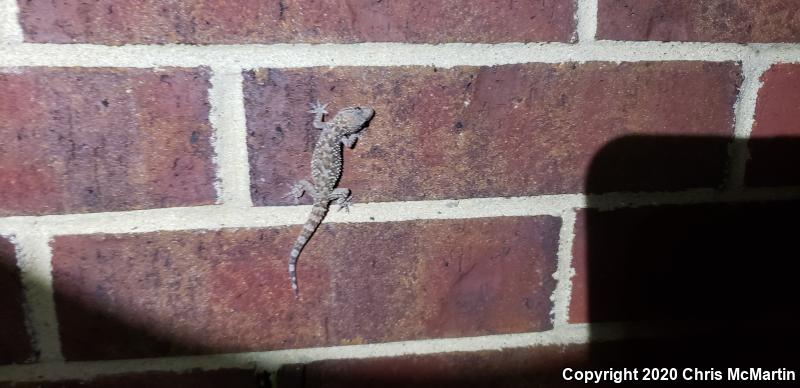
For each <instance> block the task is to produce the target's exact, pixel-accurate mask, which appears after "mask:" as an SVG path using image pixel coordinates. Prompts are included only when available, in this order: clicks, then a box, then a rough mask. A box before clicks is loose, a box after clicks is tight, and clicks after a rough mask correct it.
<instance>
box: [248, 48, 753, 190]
mask: <svg viewBox="0 0 800 388" xmlns="http://www.w3.org/2000/svg"><path fill="white" fill-rule="evenodd" d="M739 83H740V75H739V66H738V65H736V64H734V63H703V62H637V63H622V64H613V63H603V62H590V63H585V64H574V63H565V64H542V63H534V64H520V65H507V66H496V67H456V68H452V69H437V68H433V67H391V68H385V67H383V68H374V67H366V68H353V67H342V68H335V69H329V68H310V69H269V70H258V71H253V72H246V73H245V96H246V109H247V125H248V131H249V137H248V147H249V151H250V166H251V178H252V179H251V182H252V186H251V193H252V197H253V201H254V203H256V204H257V205H279V204H291V203H293V202H292V201H291V199H289V198H282V197H283V196H284V194H285V193H286V192H287V191H288V188H287V185H288V184H291V183H294V182H295V181H297V180H299V179H307V178H308V176H309V170H310V169H309V167H308V163H309V160H310V159H311V150H312V148H313V145H314V141H315V138H316V136H317V133H318V131H317V130H316V129H313V128H312V126H311V115H309V114H308V113H306V110H307V109H308V104H309V103H310V102H313V101H315V100H317V99H319V100H321V101H323V102H329V103H331V105H330V107H329V111H331V112H332V113H333V112H336V111H337V110H338V109H340V108H342V107H343V106H346V105H355V104H364V105H370V106H372V107H374V108H375V111H376V116H375V118H374V119H373V120H372V122H371V124H370V126H369V128H368V129H367V130H366V131H365V132H364V137H362V139H361V140H360V141H359V143H358V145H357V146H356V147H355V149H354V150H353V151H350V150H346V151H345V172H344V176H343V178H342V182H341V185H342V187H348V188H350V189H352V190H353V192H354V195H355V196H356V200H357V201H393V200H418V199H443V198H469V197H494V196H516V195H535V194H555V193H575V192H580V191H583V190H584V189H585V180H586V178H587V176H586V175H587V173H586V170H587V169H588V168H589V166H590V164H591V163H592V158H593V156H594V154H595V153H596V152H598V151H599V150H600V149H601V148H602V147H603V146H604V145H605V144H606V143H608V142H610V141H612V140H613V139H616V138H618V137H621V136H625V135H634V134H640V135H656V134H666V135H676V136H678V135H679V136H697V135H714V136H721V137H730V136H731V135H732V132H733V126H732V122H733V118H732V116H733V103H734V102H735V100H736V93H737V87H738V85H739ZM708 151H709V150H707V149H701V150H699V152H700V154H697V155H693V154H691V153H684V154H671V155H664V157H671V159H668V160H664V162H665V163H666V164H665V165H667V166H669V165H670V163H684V160H688V159H687V158H692V161H694V162H695V163H694V164H693V165H691V166H690V167H691V168H687V169H686V172H685V173H684V174H683V176H684V178H683V179H676V180H669V181H665V180H660V179H656V178H654V177H657V174H654V172H658V170H653V171H649V172H648V174H647V175H646V176H635V177H634V176H625V175H622V176H616V177H609V178H608V179H606V183H605V184H604V185H603V186H602V187H595V188H594V190H593V191H595V192H600V191H619V190H670V189H680V188H686V187H697V186H717V185H719V184H721V182H722V179H723V176H724V173H723V171H722V166H723V165H724V164H723V163H724V161H725V158H726V155H725V149H724V146H723V147H722V148H720V150H719V152H716V153H713V152H708ZM704 158H705V159H708V160H704ZM628 162H629V160H628V159H625V158H622V159H620V160H618V161H616V163H617V164H620V165H625V164H626V163H628ZM709 170H711V172H709ZM306 201H308V200H307V199H306Z"/></svg>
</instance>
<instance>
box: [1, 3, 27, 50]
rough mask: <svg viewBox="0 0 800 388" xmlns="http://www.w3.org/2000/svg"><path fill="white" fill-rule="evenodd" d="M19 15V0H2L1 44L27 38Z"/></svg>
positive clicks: (19, 41) (20, 41) (21, 40)
mask: <svg viewBox="0 0 800 388" xmlns="http://www.w3.org/2000/svg"><path fill="white" fill-rule="evenodd" d="M18 15H19V6H18V5H17V0H0V45H2V44H8V43H22V42H23V41H24V40H25V38H24V35H23V33H22V25H21V24H20V23H19V19H18Z"/></svg>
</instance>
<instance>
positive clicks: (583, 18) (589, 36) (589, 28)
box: [575, 0, 597, 45]
mask: <svg viewBox="0 0 800 388" xmlns="http://www.w3.org/2000/svg"><path fill="white" fill-rule="evenodd" d="M576 5H577V8H576V10H575V20H576V21H577V25H576V26H575V33H576V34H577V37H578V44H579V45H580V44H585V43H588V42H594V41H595V40H596V38H595V37H596V35H597V0H576Z"/></svg>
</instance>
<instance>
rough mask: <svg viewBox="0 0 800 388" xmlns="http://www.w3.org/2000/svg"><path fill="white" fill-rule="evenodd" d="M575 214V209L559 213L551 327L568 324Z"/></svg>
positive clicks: (572, 273)
mask: <svg viewBox="0 0 800 388" xmlns="http://www.w3.org/2000/svg"><path fill="white" fill-rule="evenodd" d="M576 220H577V212H576V210H575V209H573V208H570V209H566V210H564V211H563V212H562V213H561V229H560V231H559V235H558V256H557V257H558V265H557V267H556V273H554V274H553V278H555V279H556V282H557V283H556V289H555V290H554V291H553V295H552V297H551V298H550V299H551V300H552V301H553V312H552V316H553V326H554V327H561V326H565V325H568V324H569V323H568V322H569V303H570V299H571V298H572V277H573V276H574V275H575V269H574V268H573V267H572V245H573V243H574V240H575V222H576Z"/></svg>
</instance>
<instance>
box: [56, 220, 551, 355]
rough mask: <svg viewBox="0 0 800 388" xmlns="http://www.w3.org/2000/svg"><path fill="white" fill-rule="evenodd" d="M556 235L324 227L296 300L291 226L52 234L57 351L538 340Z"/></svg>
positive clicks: (540, 229) (497, 227)
mask: <svg viewBox="0 0 800 388" xmlns="http://www.w3.org/2000/svg"><path fill="white" fill-rule="evenodd" d="M559 227H560V220H559V219H558V218H554V217H518V218H517V217H504V218H493V219H471V220H450V221H414V222H411V221H409V222H397V223H366V224H323V226H322V227H321V229H320V230H319V231H318V232H317V234H316V235H315V236H314V238H313V239H311V241H310V244H309V246H308V247H307V248H306V251H304V253H303V256H301V260H300V264H299V265H300V266H299V269H298V276H299V281H300V289H301V299H300V300H299V301H296V300H295V299H294V298H293V296H292V294H291V290H290V287H289V283H288V275H287V269H286V258H287V255H288V247H290V246H291V243H292V241H293V240H294V238H295V237H296V234H297V233H298V232H299V229H300V227H299V226H297V227H287V228H272V229H261V230H256V229H246V230H245V229H238V230H223V231H217V232H200V231H194V232H159V233H148V234H141V235H97V236H59V237H56V238H55V240H54V242H53V255H54V258H53V278H54V280H53V281H54V288H55V300H56V308H57V314H58V318H59V329H60V333H61V341H62V344H63V348H62V351H63V353H64V355H65V357H66V358H67V359H68V360H88V359H104V358H123V357H144V356H157V355H166V354H188V353H208V352H231V351H245V350H267V349H282V348H295V347H308V346H324V345H344V344H357V343H373V342H383V341H397V340H408V339H421V338H441V337H455V336H470V335H484V334H500V333H515V332H528V331H540V330H547V329H549V328H551V322H550V317H549V314H550V311H551V309H552V302H551V301H550V295H551V294H552V292H553V290H554V286H555V283H554V280H553V277H552V275H553V273H554V271H555V265H556V264H555V263H556V249H557V243H558V241H557V240H558V230H559ZM122 269H124V270H122Z"/></svg>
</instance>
